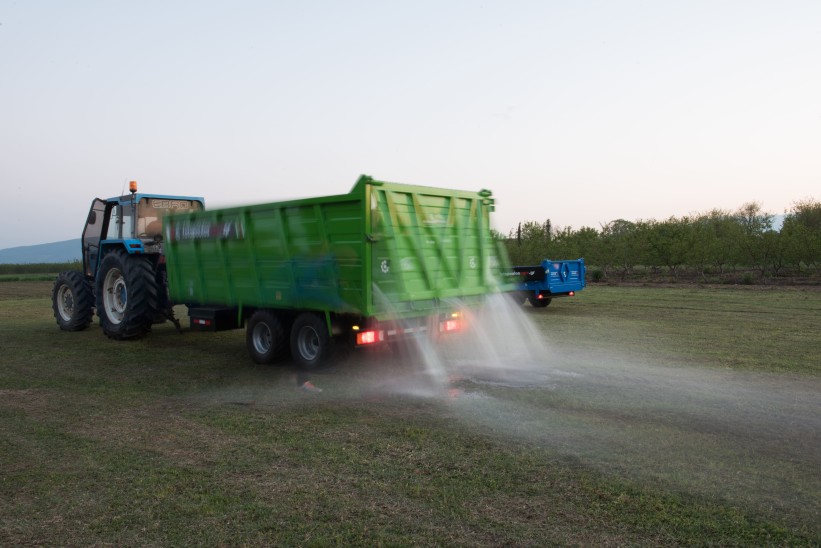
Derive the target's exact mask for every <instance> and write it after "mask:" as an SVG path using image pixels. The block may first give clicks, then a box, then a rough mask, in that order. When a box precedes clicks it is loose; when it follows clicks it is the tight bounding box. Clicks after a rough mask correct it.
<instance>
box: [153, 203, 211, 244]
mask: <svg viewBox="0 0 821 548" xmlns="http://www.w3.org/2000/svg"><path fill="white" fill-rule="evenodd" d="M200 209H202V207H201V206H200V203H199V202H196V201H193V200H176V199H168V198H145V199H143V200H140V203H139V204H138V205H137V236H139V237H141V238H153V237H155V236H159V235H161V233H162V219H163V217H165V216H166V215H168V214H170V213H179V212H183V211H199V210H200Z"/></svg>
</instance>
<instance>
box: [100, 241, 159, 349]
mask: <svg viewBox="0 0 821 548" xmlns="http://www.w3.org/2000/svg"><path fill="white" fill-rule="evenodd" d="M158 295H159V291H158V287H157V279H156V277H155V275H154V266H153V264H152V263H151V261H150V260H149V259H148V258H147V257H140V256H136V255H128V254H127V253H125V252H124V251H122V250H116V251H112V252H110V253H108V254H107V255H106V256H105V257H104V258H103V261H102V263H100V269H99V271H98V273H97V315H98V316H99V317H100V326H101V327H102V328H103V332H104V333H105V334H106V335H108V336H109V337H111V338H112V339H134V338H137V337H142V336H143V335H145V334H146V333H148V332H149V331H151V324H152V323H153V321H154V317H155V316H156V314H157V312H158V309H159V297H158Z"/></svg>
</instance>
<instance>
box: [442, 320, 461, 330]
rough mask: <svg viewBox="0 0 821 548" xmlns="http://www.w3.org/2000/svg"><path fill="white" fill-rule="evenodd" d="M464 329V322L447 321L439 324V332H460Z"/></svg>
mask: <svg viewBox="0 0 821 548" xmlns="http://www.w3.org/2000/svg"><path fill="white" fill-rule="evenodd" d="M461 328H462V322H461V321H459V320H445V321H444V322H442V323H440V324H439V331H443V332H449V331H459V330H460V329H461Z"/></svg>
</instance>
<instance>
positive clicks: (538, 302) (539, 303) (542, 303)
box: [527, 297, 553, 308]
mask: <svg viewBox="0 0 821 548" xmlns="http://www.w3.org/2000/svg"><path fill="white" fill-rule="evenodd" d="M552 300H553V299H538V298H536V297H528V298H527V302H529V303H530V305H531V306H532V307H533V308H544V307H546V306H547V305H549V304H550V301H552Z"/></svg>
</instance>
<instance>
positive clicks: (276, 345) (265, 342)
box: [245, 310, 288, 364]
mask: <svg viewBox="0 0 821 548" xmlns="http://www.w3.org/2000/svg"><path fill="white" fill-rule="evenodd" d="M245 344H246V346H247V347H248V353H249V354H251V359H252V360H254V362H255V363H259V364H268V363H274V362H276V361H279V360H281V359H282V358H284V357H285V356H286V354H287V353H288V344H287V341H286V339H285V329H284V327H283V326H282V321H281V320H280V319H279V317H278V316H277V315H276V314H274V313H273V312H271V311H270V310H257V311H256V312H254V314H253V315H252V316H251V319H250V320H249V321H248V325H247V326H246V328H245Z"/></svg>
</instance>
